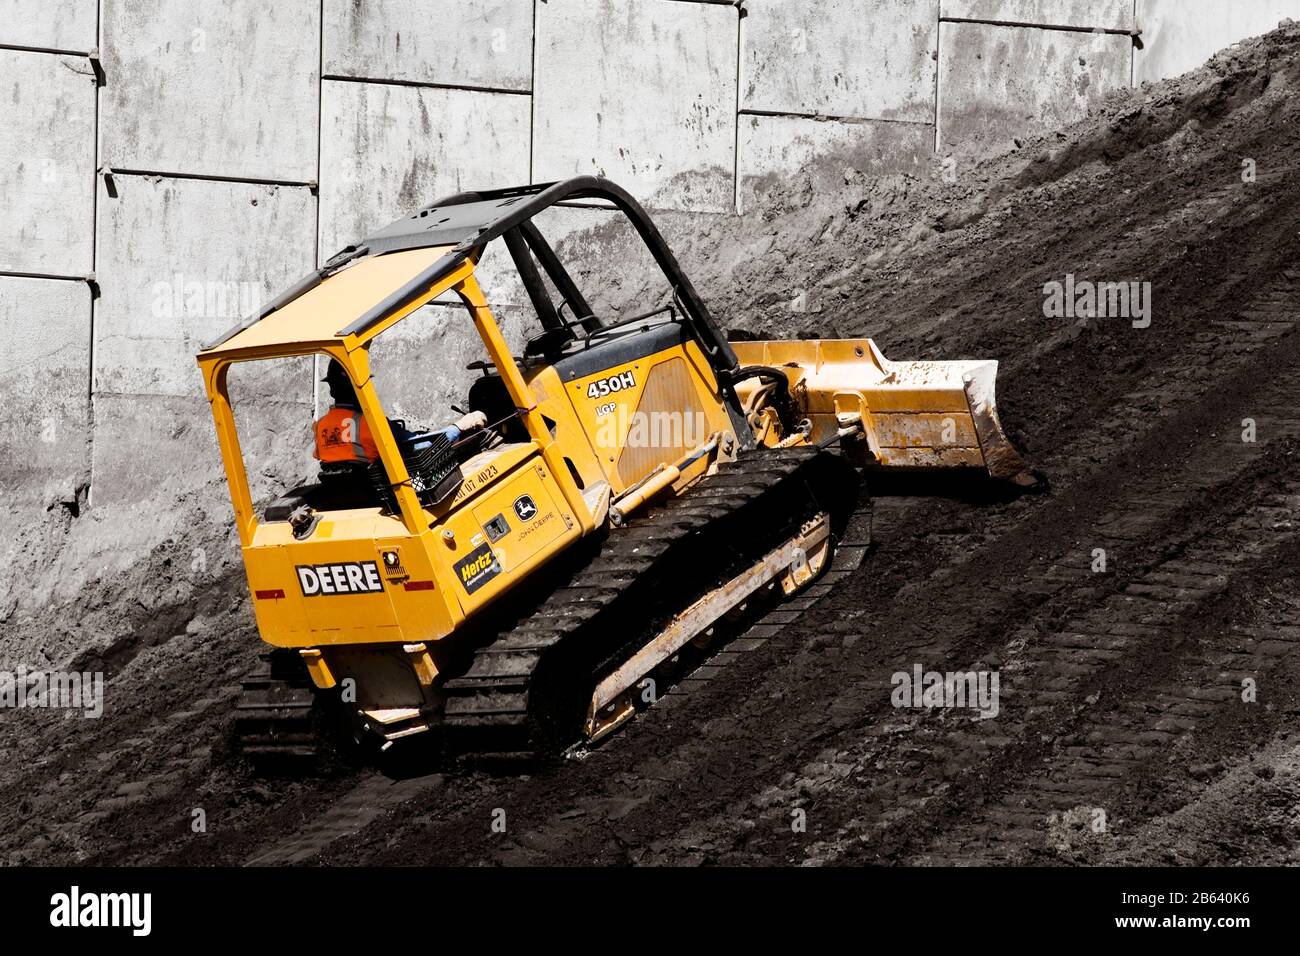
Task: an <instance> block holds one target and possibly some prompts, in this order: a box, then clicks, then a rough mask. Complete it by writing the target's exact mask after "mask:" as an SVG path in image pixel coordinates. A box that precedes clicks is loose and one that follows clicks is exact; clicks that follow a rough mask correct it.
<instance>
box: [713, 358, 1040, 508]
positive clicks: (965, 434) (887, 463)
mask: <svg viewBox="0 0 1300 956" xmlns="http://www.w3.org/2000/svg"><path fill="white" fill-rule="evenodd" d="M732 347H733V348H734V349H735V351H736V355H737V357H738V358H739V359H740V363H741V365H764V366H769V367H775V368H778V369H780V370H781V371H782V372H784V373H785V374H786V376H787V378H789V380H790V386H791V393H792V395H793V396H794V397H795V398H796V400H798V401H800V402H801V403H802V404H803V405H804V406H805V407H806V409H807V413H808V415H809V418H810V420H811V422H812V426H813V431H812V434H811V436H810V441H813V442H819V441H824V440H826V439H829V438H831V437H832V436H833V435H834V434H835V432H836V431H837V430H838V429H840V428H842V427H844V426H845V425H846V424H852V423H854V422H855V421H856V420H859V419H860V421H861V423H862V429H863V432H864V433H865V435H866V440H867V444H868V446H869V448H870V451H871V455H872V458H873V459H874V461H873V462H871V464H872V467H875V468H881V469H887V470H904V469H906V470H912V471H941V470H946V469H954V468H979V469H983V470H984V471H986V472H987V473H988V475H989V476H990V477H992V478H995V479H999V480H1004V481H1010V482H1013V483H1014V484H1017V485H1021V486H1024V487H1029V486H1033V485H1036V484H1038V483H1039V480H1040V479H1039V477H1038V476H1037V475H1035V474H1034V472H1033V470H1032V469H1031V468H1030V467H1029V465H1028V464H1027V463H1026V462H1025V461H1024V459H1023V458H1021V457H1020V454H1019V452H1017V451H1016V449H1015V446H1013V445H1012V444H1011V441H1010V439H1008V438H1007V436H1006V433H1005V432H1004V431H1003V430H1002V423H1001V421H999V419H998V410H997V398H996V380H997V373H998V363H997V362H995V361H992V360H974V361H942V362H891V361H890V360H889V359H887V358H885V356H884V355H883V354H881V352H880V349H878V348H877V347H876V344H875V342H873V341H872V340H871V339H821V340H818V339H808V340H803V341H768V342H735V343H733V344H732ZM756 387H757V382H756V380H753V379H751V380H747V381H746V382H742V383H741V384H740V385H739V386H738V387H737V392H738V393H739V394H740V398H741V400H742V401H747V400H748V397H749V394H750V393H751V392H752V391H753V389H754V388H756Z"/></svg>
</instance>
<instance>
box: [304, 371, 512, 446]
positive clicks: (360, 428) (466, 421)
mask: <svg viewBox="0 0 1300 956" xmlns="http://www.w3.org/2000/svg"><path fill="white" fill-rule="evenodd" d="M321 381H323V382H325V383H326V384H327V385H328V386H329V390H330V401H332V402H333V403H334V407H333V408H331V409H330V410H329V411H328V412H326V413H325V414H324V415H322V416H321V418H320V420H319V421H318V422H316V429H315V431H316V458H317V459H318V460H319V461H321V462H322V463H330V464H333V463H340V462H343V463H346V462H356V463H359V464H369V463H370V462H372V461H374V460H376V459H377V458H378V457H379V448H378V447H377V446H376V445H375V440H374V437H373V436H372V435H371V434H370V426H369V425H368V424H367V423H366V418H365V415H363V414H362V412H361V403H360V402H359V401H358V400H357V393H356V389H355V388H353V387H352V381H351V380H350V379H349V378H348V373H347V372H345V371H344V370H343V366H342V365H340V364H339V363H338V362H336V361H335V360H334V359H330V364H329V368H327V369H326V371H325V377H324V378H323V379H321ZM486 424H487V416H486V415H484V414H483V413H482V412H471V413H470V414H468V415H465V416H464V417H462V418H461V419H460V420H459V421H457V422H456V424H454V425H450V426H448V427H446V428H443V429H441V431H442V432H443V433H444V434H446V435H447V438H448V440H450V441H452V442H455V441H457V440H458V439H459V438H460V437H461V435H462V434H466V433H468V432H472V431H476V430H478V429H480V428H483V427H484V426H485V425H486ZM388 425H389V427H390V428H391V429H392V430H393V437H394V438H395V439H396V440H397V443H398V444H399V445H402V444H404V443H405V442H407V441H409V440H410V439H413V438H416V437H418V435H419V433H418V432H413V431H411V430H409V429H408V428H407V427H406V425H405V423H403V422H401V421H398V420H396V419H392V418H390V419H389V420H388Z"/></svg>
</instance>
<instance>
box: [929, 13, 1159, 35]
mask: <svg viewBox="0 0 1300 956" xmlns="http://www.w3.org/2000/svg"><path fill="white" fill-rule="evenodd" d="M939 22H940V23H973V24H978V25H980V26H987V27H1019V28H1020V29H1024V30H1055V31H1057V32H1058V33H1106V34H1110V35H1112V36H1122V37H1131V36H1133V35H1134V31H1133V30H1121V29H1119V28H1118V27H1075V26H1066V25H1064V24H1060V23H1030V22H1028V21H1026V20H979V19H976V18H974V17H943V16H941V17H939Z"/></svg>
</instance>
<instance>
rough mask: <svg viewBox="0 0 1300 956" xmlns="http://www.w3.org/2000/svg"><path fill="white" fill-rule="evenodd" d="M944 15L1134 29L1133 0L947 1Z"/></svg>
mask: <svg viewBox="0 0 1300 956" xmlns="http://www.w3.org/2000/svg"><path fill="white" fill-rule="evenodd" d="M943 15H944V16H945V17H959V18H962V19H967V20H996V21H999V22H1002V23H1033V24H1037V25H1040V26H1054V27H1082V28H1085V29H1089V30H1092V29H1097V28H1098V27H1100V28H1102V29H1107V30H1131V29H1133V0H943Z"/></svg>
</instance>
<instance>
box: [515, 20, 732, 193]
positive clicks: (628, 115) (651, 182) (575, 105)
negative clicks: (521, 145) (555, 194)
mask: <svg viewBox="0 0 1300 956" xmlns="http://www.w3.org/2000/svg"><path fill="white" fill-rule="evenodd" d="M536 56H537V78H536V82H535V85H534V97H535V110H534V117H535V125H534V131H535V132H534V135H535V139H534V152H533V157H534V159H533V179H535V180H548V179H564V178H566V177H569V176H574V175H584V174H585V175H589V174H592V173H596V174H600V175H605V176H608V177H610V178H611V179H613V180H615V181H616V182H618V183H620V184H621V185H622V186H624V187H626V188H627V189H629V190H630V191H631V192H632V193H633V194H634V195H636V196H637V197H638V198H639V199H641V200H642V201H648V202H649V203H650V204H651V205H654V206H656V207H658V208H667V209H689V210H695V211H706V212H707V211H714V212H717V211H722V210H725V209H729V208H731V206H732V203H733V189H734V187H733V178H734V172H735V108H736V11H735V10H734V9H733V8H731V7H726V6H718V5H715V4H694V3H679V2H676V0H549V2H547V3H544V4H539V5H538V7H537V54H536Z"/></svg>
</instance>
